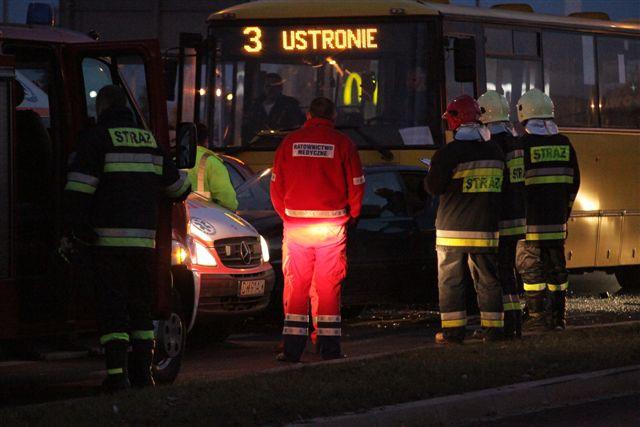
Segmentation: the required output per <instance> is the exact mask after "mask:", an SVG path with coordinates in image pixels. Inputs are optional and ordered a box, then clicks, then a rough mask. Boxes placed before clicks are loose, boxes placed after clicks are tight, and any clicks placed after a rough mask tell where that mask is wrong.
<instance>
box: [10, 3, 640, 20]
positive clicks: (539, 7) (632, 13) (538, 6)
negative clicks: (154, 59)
mask: <svg viewBox="0 0 640 427" xmlns="http://www.w3.org/2000/svg"><path fill="white" fill-rule="evenodd" d="M31 1H32V0H0V12H1V13H0V18H2V17H3V16H4V7H5V5H6V6H7V11H8V18H9V21H10V22H24V20H25V17H26V15H27V6H28V5H29V3H30V2H31ZM38 1H40V2H43V3H50V4H52V5H54V7H56V8H57V7H58V5H59V0H38ZM292 1H295V0H292ZM450 1H451V3H453V4H459V5H465V6H474V5H475V4H476V0H450ZM479 2H480V6H482V7H489V6H491V5H492V4H498V3H528V4H530V5H531V6H533V9H534V10H535V11H536V12H541V13H550V14H554V15H567V14H568V13H570V12H577V11H599V12H607V13H608V14H609V16H610V17H611V19H613V20H616V21H620V20H623V19H628V18H636V19H638V18H640V0H518V1H510V0H479ZM184 3H185V4H186V3H188V0H185V2H184ZM214 9H215V1H212V2H211V10H214Z"/></svg>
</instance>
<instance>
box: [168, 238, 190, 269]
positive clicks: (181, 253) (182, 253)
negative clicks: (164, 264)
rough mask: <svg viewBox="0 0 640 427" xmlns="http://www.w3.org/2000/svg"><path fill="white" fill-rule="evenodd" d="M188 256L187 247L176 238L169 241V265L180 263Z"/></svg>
mask: <svg viewBox="0 0 640 427" xmlns="http://www.w3.org/2000/svg"><path fill="white" fill-rule="evenodd" d="M187 258H189V252H188V251H187V248H186V247H185V246H184V245H183V244H182V243H180V242H178V241H177V240H172V241H171V265H182V264H184V263H185V261H186V260H187Z"/></svg>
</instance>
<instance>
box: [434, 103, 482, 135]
mask: <svg viewBox="0 0 640 427" xmlns="http://www.w3.org/2000/svg"><path fill="white" fill-rule="evenodd" d="M442 118H443V119H446V120H447V125H448V127H449V130H456V129H458V128H459V127H460V126H461V125H463V124H465V123H480V107H479V106H478V103H477V102H476V100H475V99H473V98H472V97H470V96H469V95H461V96H458V97H456V98H453V99H452V100H451V102H449V105H447V111H445V113H444V114H443V115H442Z"/></svg>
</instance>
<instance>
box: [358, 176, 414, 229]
mask: <svg viewBox="0 0 640 427" xmlns="http://www.w3.org/2000/svg"><path fill="white" fill-rule="evenodd" d="M362 212H363V215H365V216H366V217H380V218H389V217H406V216H407V204H406V201H405V195H404V192H403V189H402V185H401V184H400V181H399V180H398V176H397V175H396V173H395V172H378V173H371V174H368V175H367V183H366V185H365V190H364V197H363V199H362Z"/></svg>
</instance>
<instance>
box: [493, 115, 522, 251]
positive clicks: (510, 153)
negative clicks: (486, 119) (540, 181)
mask: <svg viewBox="0 0 640 427" xmlns="http://www.w3.org/2000/svg"><path fill="white" fill-rule="evenodd" d="M503 127H504V125H503ZM489 129H491V141H493V142H495V143H496V144H498V146H499V147H500V149H501V150H502V152H503V153H504V157H505V169H504V182H503V190H504V191H503V193H502V203H501V206H502V211H501V213H500V222H499V224H498V226H499V229H500V239H504V240H520V239H524V234H525V224H526V222H525V214H524V158H523V155H524V153H523V151H522V145H521V143H520V140H519V139H518V138H515V137H514V136H513V134H512V133H511V131H510V129H508V128H506V127H504V128H503V129H496V128H491V127H489Z"/></svg>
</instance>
